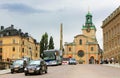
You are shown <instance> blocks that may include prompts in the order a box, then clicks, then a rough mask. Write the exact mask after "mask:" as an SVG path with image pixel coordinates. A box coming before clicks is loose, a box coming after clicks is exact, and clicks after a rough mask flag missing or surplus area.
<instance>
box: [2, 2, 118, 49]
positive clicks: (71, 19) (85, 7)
mask: <svg viewBox="0 0 120 78" xmlns="http://www.w3.org/2000/svg"><path fill="white" fill-rule="evenodd" d="M119 6H120V0H0V26H4V27H5V28H6V27H9V26H11V24H13V25H14V27H15V28H16V29H22V31H23V32H24V33H25V32H28V33H29V34H30V35H31V36H32V37H33V38H34V39H36V40H37V41H38V42H40V40H41V37H42V35H43V34H44V33H45V32H47V33H48V36H49V37H50V36H52V37H53V40H54V44H55V48H56V49H59V42H60V40H59V39H60V24H61V23H62V24H63V45H64V42H73V40H74V36H76V35H78V34H82V31H81V28H82V25H83V24H85V16H86V14H87V13H88V11H90V13H91V14H92V16H93V24H94V25H95V26H96V29H97V31H96V37H97V40H98V43H99V45H100V47H101V48H103V35H102V28H101V26H102V21H104V20H105V18H107V17H108V16H109V15H110V14H111V13H112V12H113V11H114V10H115V9H116V8H118V7H119Z"/></svg>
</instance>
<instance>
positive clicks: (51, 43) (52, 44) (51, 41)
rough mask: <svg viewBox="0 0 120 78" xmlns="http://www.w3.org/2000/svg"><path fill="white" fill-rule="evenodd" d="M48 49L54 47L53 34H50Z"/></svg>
mask: <svg viewBox="0 0 120 78" xmlns="http://www.w3.org/2000/svg"><path fill="white" fill-rule="evenodd" d="M48 49H54V42H53V37H52V36H50V40H49V45H48Z"/></svg>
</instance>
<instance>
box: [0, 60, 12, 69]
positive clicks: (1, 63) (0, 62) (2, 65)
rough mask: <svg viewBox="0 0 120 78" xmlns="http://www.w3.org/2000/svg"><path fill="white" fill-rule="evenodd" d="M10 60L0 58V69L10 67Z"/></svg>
mask: <svg viewBox="0 0 120 78" xmlns="http://www.w3.org/2000/svg"><path fill="white" fill-rule="evenodd" d="M11 63H12V62H11V61H7V60H0V70H2V69H8V68H10V64H11Z"/></svg>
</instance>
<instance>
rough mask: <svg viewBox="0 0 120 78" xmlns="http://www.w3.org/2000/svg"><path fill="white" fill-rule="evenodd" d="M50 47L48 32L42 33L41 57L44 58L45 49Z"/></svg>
mask: <svg viewBox="0 0 120 78" xmlns="http://www.w3.org/2000/svg"><path fill="white" fill-rule="evenodd" d="M47 49H48V34H47V33H46V32H45V34H43V35H42V38H41V41H40V57H41V58H43V51H44V50H47Z"/></svg>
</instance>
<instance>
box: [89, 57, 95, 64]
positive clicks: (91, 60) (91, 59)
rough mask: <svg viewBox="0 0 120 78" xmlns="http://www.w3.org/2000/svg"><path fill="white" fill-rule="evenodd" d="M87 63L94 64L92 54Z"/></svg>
mask: <svg viewBox="0 0 120 78" xmlns="http://www.w3.org/2000/svg"><path fill="white" fill-rule="evenodd" d="M89 64H94V57H93V56H91V57H90V59H89Z"/></svg>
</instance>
